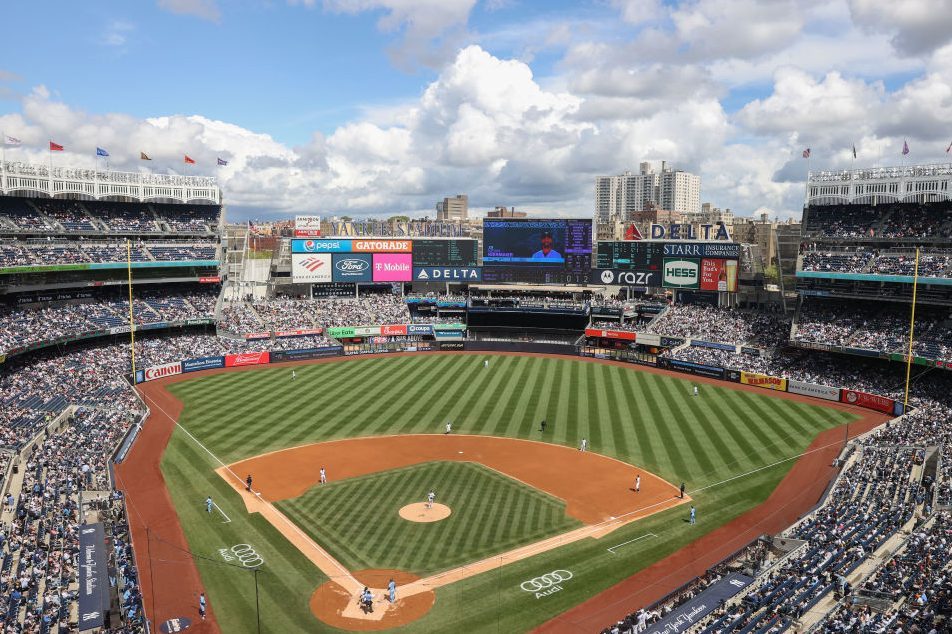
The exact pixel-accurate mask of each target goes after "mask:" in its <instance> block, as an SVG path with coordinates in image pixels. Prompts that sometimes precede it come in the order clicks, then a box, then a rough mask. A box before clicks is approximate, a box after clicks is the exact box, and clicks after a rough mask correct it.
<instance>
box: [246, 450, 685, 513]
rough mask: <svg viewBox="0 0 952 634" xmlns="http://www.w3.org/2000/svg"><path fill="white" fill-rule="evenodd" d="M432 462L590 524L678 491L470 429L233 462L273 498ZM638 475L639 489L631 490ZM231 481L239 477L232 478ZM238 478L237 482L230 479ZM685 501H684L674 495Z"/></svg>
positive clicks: (647, 477) (616, 465)
mask: <svg viewBox="0 0 952 634" xmlns="http://www.w3.org/2000/svg"><path fill="white" fill-rule="evenodd" d="M435 461H453V462H475V463H478V464H481V465H483V466H485V467H489V468H490V469H493V470H495V471H498V472H500V473H502V474H504V475H506V476H508V477H510V478H512V479H514V480H518V481H519V482H522V483H523V484H527V485H529V486H531V487H533V488H536V489H539V490H540V491H545V492H546V493H548V494H549V495H552V496H554V497H557V498H559V499H560V500H564V501H565V504H566V508H565V511H566V513H568V514H569V515H570V516H572V517H574V518H576V519H578V520H580V521H582V522H584V523H586V524H597V523H600V522H606V521H609V520H612V519H614V518H616V517H622V516H625V517H628V516H631V515H633V514H635V515H636V516H637V517H644V516H645V515H649V514H651V513H656V512H658V511H659V510H662V508H667V507H666V506H663V505H664V503H665V502H669V501H672V500H674V498H675V497H676V496H677V493H678V489H677V487H675V486H674V485H673V484H671V483H669V482H666V481H665V480H662V479H661V478H659V477H658V476H656V475H653V474H651V473H648V472H647V471H644V470H642V469H638V468H637V467H633V466H632V465H630V464H627V463H625V462H622V461H620V460H616V459H614V458H609V457H608V456H603V455H601V454H597V453H594V452H590V451H579V450H577V449H572V448H571V447H565V446H562V445H553V444H551V443H544V442H538V441H535V440H519V439H515V438H498V437H495V436H470V435H465V434H449V435H446V434H408V435H401V436H372V437H366V438H348V439H345V440H332V441H328V442H321V443H315V444H310V445H302V446H300V447H292V448H290V449H282V450H279V451H274V452H271V453H266V454H262V455H260V456H255V457H254V458H248V459H247V460H242V461H240V462H236V463H234V464H231V465H228V466H229V468H230V469H231V470H232V471H233V472H234V473H238V474H244V473H250V474H252V475H253V476H254V482H255V488H256V489H257V490H258V491H259V492H260V493H261V495H262V497H264V498H265V499H266V500H268V501H269V502H277V501H279V500H286V499H289V498H296V497H298V496H300V495H302V494H303V493H304V492H305V491H307V490H308V489H310V488H311V487H312V486H314V485H315V484H317V483H318V482H319V481H320V472H319V468H320V467H321V466H323V467H324V468H325V469H326V471H327V479H328V482H334V481H335V480H344V479H346V478H354V477H357V476H362V475H367V474H370V473H380V472H383V471H390V470H392V469H398V468H400V467H407V466H411V465H417V464H423V463H426V462H435ZM638 474H641V492H640V493H635V492H633V491H632V490H631V489H632V487H634V486H635V476H636V475H638ZM232 479H234V478H232ZM232 484H234V483H232ZM676 501H680V500H676Z"/></svg>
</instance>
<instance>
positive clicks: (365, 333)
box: [354, 326, 380, 337]
mask: <svg viewBox="0 0 952 634" xmlns="http://www.w3.org/2000/svg"><path fill="white" fill-rule="evenodd" d="M379 334H380V326H357V327H356V328H354V336H355V337H375V336H377V335H379Z"/></svg>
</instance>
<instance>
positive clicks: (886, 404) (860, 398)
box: [840, 390, 895, 414]
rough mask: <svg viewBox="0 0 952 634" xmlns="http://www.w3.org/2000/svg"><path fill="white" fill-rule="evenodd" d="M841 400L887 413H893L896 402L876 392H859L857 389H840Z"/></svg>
mask: <svg viewBox="0 0 952 634" xmlns="http://www.w3.org/2000/svg"><path fill="white" fill-rule="evenodd" d="M840 401H841V402H843V403H849V404H850V405H859V406H860V407H865V408H866V409H873V410H876V411H877V412H884V413H886V414H892V412H893V406H894V404H895V401H893V400H892V399H891V398H886V397H885V396H877V395H876V394H869V393H867V392H858V391H856V390H840Z"/></svg>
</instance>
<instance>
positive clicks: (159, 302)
mask: <svg viewBox="0 0 952 634" xmlns="http://www.w3.org/2000/svg"><path fill="white" fill-rule="evenodd" d="M216 297H217V289H215V288H209V289H199V290H186V291H178V292H175V291H168V292H159V291H142V292H139V293H137V296H136V297H135V298H134V302H135V303H134V311H133V313H134V317H135V321H136V323H137V324H140V325H141V324H149V323H157V322H181V321H185V320H191V319H212V318H213V317H214V309H215V300H216ZM128 323H129V301H128V300H127V299H126V298H124V297H121V296H115V295H113V296H108V297H106V296H104V297H99V298H95V299H82V300H76V301H72V302H66V303H56V304H50V303H44V304H39V305H36V306H29V305H28V306H21V307H3V306H0V353H4V352H7V351H10V350H16V349H20V348H24V347H26V346H31V345H36V344H41V343H46V342H50V341H55V340H57V339H61V338H64V337H76V336H80V335H83V334H88V333H92V332H99V331H102V330H105V329H109V328H114V327H118V326H125V325H127V324H128Z"/></svg>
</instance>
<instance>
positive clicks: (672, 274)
mask: <svg viewBox="0 0 952 634" xmlns="http://www.w3.org/2000/svg"><path fill="white" fill-rule="evenodd" d="M661 279H662V281H663V285H664V287H665V288H699V287H700V284H701V265H700V263H699V262H698V261H697V260H689V259H683V258H665V259H664V266H663V267H662V275H661Z"/></svg>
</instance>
